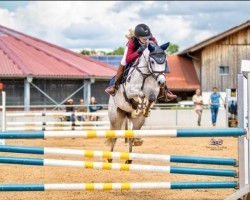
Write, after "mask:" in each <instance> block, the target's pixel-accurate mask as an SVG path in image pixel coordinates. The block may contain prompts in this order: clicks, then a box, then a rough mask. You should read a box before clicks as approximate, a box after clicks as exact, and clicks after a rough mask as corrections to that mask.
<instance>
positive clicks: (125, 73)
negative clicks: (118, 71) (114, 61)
mask: <svg viewBox="0 0 250 200" xmlns="http://www.w3.org/2000/svg"><path fill="white" fill-rule="evenodd" d="M133 64H134V62H132V63H129V64H128V65H127V66H126V67H125V70H124V72H123V74H122V76H121V77H120V84H123V83H125V82H126V80H127V77H128V72H129V69H130V67H131V66H132V65H133ZM114 84H115V76H113V77H112V78H111V80H110V81H109V85H108V87H111V86H112V85H114Z"/></svg>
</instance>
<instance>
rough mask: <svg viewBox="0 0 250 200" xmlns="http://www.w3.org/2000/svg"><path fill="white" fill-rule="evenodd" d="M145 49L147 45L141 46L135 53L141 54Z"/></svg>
mask: <svg viewBox="0 0 250 200" xmlns="http://www.w3.org/2000/svg"><path fill="white" fill-rule="evenodd" d="M146 48H147V44H142V45H141V46H140V47H139V48H138V49H137V52H138V53H142V52H143V51H144V50H145V49H146Z"/></svg>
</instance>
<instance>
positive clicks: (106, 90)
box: [105, 85, 117, 96]
mask: <svg viewBox="0 0 250 200" xmlns="http://www.w3.org/2000/svg"><path fill="white" fill-rule="evenodd" d="M111 87H113V85H112V86H109V87H107V88H106V89H105V92H106V93H107V94H109V95H111V96H115V95H116V92H117V89H116V88H115V92H114V93H113V94H110V93H109V92H108V89H109V88H111Z"/></svg>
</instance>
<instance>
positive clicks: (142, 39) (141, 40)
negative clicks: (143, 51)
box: [138, 37, 147, 44]
mask: <svg viewBox="0 0 250 200" xmlns="http://www.w3.org/2000/svg"><path fill="white" fill-rule="evenodd" d="M138 39H139V40H140V42H141V43H142V44H146V42H147V39H144V38H141V37H139V38H138Z"/></svg>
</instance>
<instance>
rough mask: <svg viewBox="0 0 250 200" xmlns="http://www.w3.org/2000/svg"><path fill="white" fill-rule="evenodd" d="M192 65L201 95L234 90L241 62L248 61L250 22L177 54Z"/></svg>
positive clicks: (249, 53) (249, 54)
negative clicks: (213, 91)
mask: <svg viewBox="0 0 250 200" xmlns="http://www.w3.org/2000/svg"><path fill="white" fill-rule="evenodd" d="M178 56H180V57H182V58H184V59H188V60H190V61H191V62H192V64H193V66H194V69H195V71H196V74H197V77H198V79H199V81H200V84H201V88H202V90H203V91H211V90H212V88H213V87H214V86H216V87H217V88H218V90H219V91H224V92H225V90H226V88H236V87H237V73H240V66H241V60H249V59H250V20H248V21H246V22H245V23H242V24H240V25H238V26H236V27H233V28H231V29H229V30H227V31H225V32H223V33H220V34H218V35H216V36H213V37H211V38H209V39H207V40H205V41H203V42H200V43H198V44H196V45H194V46H192V47H190V48H187V49H185V50H183V51H182V52H180V53H178Z"/></svg>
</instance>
